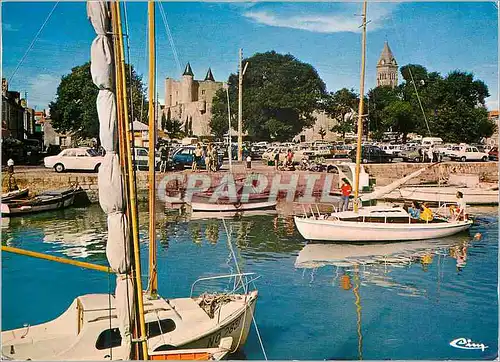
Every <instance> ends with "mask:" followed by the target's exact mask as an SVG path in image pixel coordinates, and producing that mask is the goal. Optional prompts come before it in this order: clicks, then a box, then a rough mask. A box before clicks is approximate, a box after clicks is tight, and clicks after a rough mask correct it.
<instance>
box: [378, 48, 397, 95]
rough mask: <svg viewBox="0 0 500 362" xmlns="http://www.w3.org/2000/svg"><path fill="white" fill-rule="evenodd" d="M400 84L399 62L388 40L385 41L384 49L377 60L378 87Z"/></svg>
mask: <svg viewBox="0 0 500 362" xmlns="http://www.w3.org/2000/svg"><path fill="white" fill-rule="evenodd" d="M397 85H398V63H397V62H396V58H394V55H393V54H392V51H391V48H389V44H388V43H387V42H385V43H384V49H382V53H381V54H380V58H379V59H378V62H377V87H379V86H390V87H392V88H394V87H396V86H397Z"/></svg>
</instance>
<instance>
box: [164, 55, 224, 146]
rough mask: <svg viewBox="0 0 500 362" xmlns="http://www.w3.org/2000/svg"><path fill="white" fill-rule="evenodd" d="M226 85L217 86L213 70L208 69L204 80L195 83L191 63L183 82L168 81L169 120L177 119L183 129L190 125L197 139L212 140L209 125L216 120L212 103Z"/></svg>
mask: <svg viewBox="0 0 500 362" xmlns="http://www.w3.org/2000/svg"><path fill="white" fill-rule="evenodd" d="M222 85H223V83H222V82H216V81H215V78H214V75H213V74H212V70H211V69H210V68H208V71H207V74H206V76H205V79H204V80H196V79H194V73H193V70H192V69H191V65H190V64H189V63H187V65H186V68H185V69H184V73H182V76H181V79H180V80H175V79H172V78H167V79H166V80H165V107H164V109H163V112H164V113H165V116H167V114H169V115H170V117H171V119H174V118H175V119H177V120H179V121H180V122H181V123H182V124H183V127H184V126H185V125H186V124H188V125H189V128H190V131H191V132H192V134H193V135H196V136H209V135H210V132H211V131H210V127H209V122H210V119H211V118H212V100H213V98H214V96H215V93H216V92H217V90H219V89H221V88H222Z"/></svg>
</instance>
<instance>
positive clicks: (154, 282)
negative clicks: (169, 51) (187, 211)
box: [148, 0, 158, 297]
mask: <svg viewBox="0 0 500 362" xmlns="http://www.w3.org/2000/svg"><path fill="white" fill-rule="evenodd" d="M148 47H149V86H148V89H149V96H148V98H149V111H148V112H149V169H148V170H149V171H148V172H149V175H148V176H149V177H148V182H149V285H148V292H149V295H150V297H156V296H157V293H158V273H157V269H156V267H157V260H156V254H157V252H156V230H155V227H156V218H155V201H156V198H155V190H156V179H155V140H156V124H155V118H156V117H155V102H154V99H155V89H156V75H155V73H156V72H155V70H156V69H155V66H156V48H155V2H154V1H152V0H149V1H148Z"/></svg>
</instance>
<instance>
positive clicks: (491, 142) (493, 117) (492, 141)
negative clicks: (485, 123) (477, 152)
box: [483, 109, 499, 147]
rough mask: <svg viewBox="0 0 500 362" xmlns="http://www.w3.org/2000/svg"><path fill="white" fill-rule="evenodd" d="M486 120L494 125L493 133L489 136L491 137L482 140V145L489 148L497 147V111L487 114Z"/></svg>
mask: <svg viewBox="0 0 500 362" xmlns="http://www.w3.org/2000/svg"><path fill="white" fill-rule="evenodd" d="M488 119H489V120H490V121H492V122H493V123H494V124H495V126H496V127H495V132H494V133H493V134H492V135H491V137H488V138H485V139H484V140H483V142H484V144H485V145H487V146H489V147H498V142H499V140H498V120H499V116H498V109H496V110H493V111H489V112H488Z"/></svg>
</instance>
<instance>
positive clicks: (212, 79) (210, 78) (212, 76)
mask: <svg viewBox="0 0 500 362" xmlns="http://www.w3.org/2000/svg"><path fill="white" fill-rule="evenodd" d="M205 80H211V81H212V82H215V79H214V75H213V74H212V69H211V68H208V72H207V75H206V76H205Z"/></svg>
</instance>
